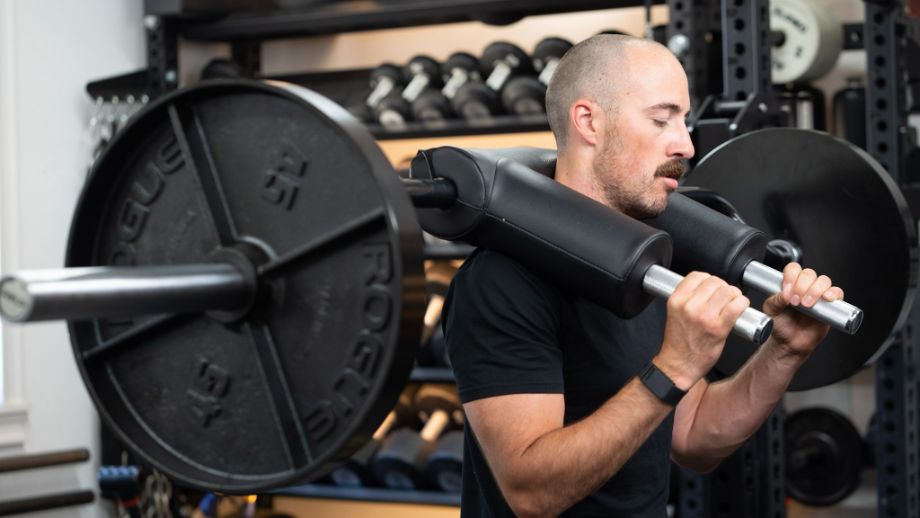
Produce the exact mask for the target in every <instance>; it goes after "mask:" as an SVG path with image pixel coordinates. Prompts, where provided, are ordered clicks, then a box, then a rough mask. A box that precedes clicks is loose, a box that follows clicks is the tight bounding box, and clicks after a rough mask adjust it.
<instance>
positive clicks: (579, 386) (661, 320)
mask: <svg viewBox="0 0 920 518" xmlns="http://www.w3.org/2000/svg"><path fill="white" fill-rule="evenodd" d="M689 109H690V101H689V94H688V87H687V78H686V76H685V74H684V71H683V69H682V68H681V66H680V64H679V63H678V61H677V60H676V59H675V58H674V57H673V56H672V55H671V54H670V52H669V51H668V50H667V49H665V48H664V47H662V46H661V45H658V44H657V43H654V42H650V41H647V40H640V39H637V38H630V37H624V36H613V35H603V36H595V37H593V38H590V39H588V40H586V41H584V42H582V43H580V44H579V45H577V46H575V47H574V48H572V49H571V50H569V52H568V53H567V54H566V55H565V57H564V58H563V59H562V60H561V61H560V63H559V65H558V68H557V69H556V72H555V74H554V76H553V79H552V81H551V82H550V85H549V89H548V91H547V114H548V118H549V121H550V126H551V127H552V130H553V132H554V134H555V137H556V142H557V146H558V161H557V164H556V172H555V178H556V180H558V181H559V182H561V183H563V184H564V185H567V186H568V187H570V188H572V189H575V190H577V191H579V192H581V193H583V194H585V195H587V196H589V197H591V198H593V199H595V200H596V201H599V202H600V203H603V204H606V205H608V206H610V207H612V208H614V209H616V210H620V211H622V212H624V213H626V214H628V215H630V216H633V217H636V218H644V217H649V216H653V215H655V214H658V213H660V212H661V211H662V210H663V209H664V208H665V206H666V204H667V196H668V194H669V193H670V192H672V191H673V190H674V189H675V188H676V186H677V178H679V177H680V175H681V174H682V173H683V172H684V170H685V166H684V165H683V164H684V162H685V161H686V160H687V159H689V158H690V157H692V156H693V152H694V150H693V145H692V143H691V141H690V136H689V134H688V131H687V127H686V124H685V118H686V117H687V114H688V112H689ZM573 231H577V229H573ZM783 283H784V287H783V291H782V293H780V294H778V295H776V296H773V297H771V298H769V299H768V300H767V301H766V303H765V304H764V312H766V313H767V314H769V315H771V316H772V317H773V318H774V330H773V335H772V337H771V339H770V340H769V341H768V342H767V343H766V344H764V345H763V346H762V347H760V349H759V350H758V351H757V352H756V353H755V354H754V355H753V356H752V358H751V359H750V360H749V361H748V363H747V364H746V365H745V366H744V367H742V368H741V369H740V370H739V371H738V372H737V373H736V374H735V375H734V376H732V377H731V378H728V379H726V380H723V381H720V382H717V383H712V384H710V383H708V382H707V381H706V380H705V379H704V375H705V374H706V373H707V372H708V371H709V370H710V368H711V367H712V366H713V365H714V364H715V362H716V360H717V359H718V358H719V356H720V354H721V352H722V348H723V347H724V344H725V340H726V338H727V336H728V334H729V332H730V331H731V327H732V323H733V322H734V321H735V320H736V319H737V318H738V316H739V315H740V314H741V312H742V311H743V310H744V309H745V308H746V307H747V306H748V305H749V303H750V302H749V301H748V300H747V299H746V298H745V297H744V296H743V295H742V294H741V292H740V290H738V289H737V288H735V287H732V286H729V285H727V284H726V283H725V282H724V281H722V280H721V279H719V278H716V277H712V276H709V275H707V274H704V273H699V272H694V273H691V274H690V275H688V276H687V277H686V279H685V280H684V281H683V282H682V283H681V284H680V285H679V286H678V288H677V290H676V291H675V292H674V294H673V295H672V296H671V297H670V298H669V299H668V301H667V303H666V307H665V303H664V302H661V301H659V302H656V303H653V304H651V305H650V306H649V307H648V308H647V309H646V310H645V311H643V312H642V313H641V314H640V315H639V316H637V317H636V318H634V319H632V320H628V321H625V320H622V319H619V318H617V317H616V316H614V315H613V314H612V313H610V312H608V311H606V310H604V309H602V308H600V307H598V306H597V305H595V304H593V303H590V302H588V301H586V300H584V299H580V298H578V297H576V296H574V295H572V294H570V293H567V292H566V291H565V289H564V287H560V286H556V285H553V284H550V283H548V282H547V281H545V280H543V279H541V278H539V277H538V276H536V275H534V274H533V273H532V272H530V271H529V270H527V268H525V267H524V266H523V265H521V264H519V263H517V262H515V261H513V260H511V259H510V258H508V257H506V256H503V255H501V254H499V253H496V252H494V251H490V250H477V251H476V252H475V253H474V254H473V255H472V256H471V257H470V258H469V259H468V260H467V261H466V263H465V264H464V266H463V268H461V270H460V271H459V272H458V273H457V274H456V276H455V277H454V281H453V283H452V286H451V290H450V293H449V294H448V300H447V304H446V306H445V310H444V313H445V324H444V326H445V333H446V338H447V345H448V349H449V354H450V358H451V362H452V365H453V369H454V374H455V376H456V379H457V385H458V388H459V392H460V397H461V399H462V401H463V403H464V405H463V407H464V410H465V412H466V416H467V433H466V439H467V440H466V446H465V448H466V451H465V456H464V475H463V476H464V480H463V482H464V487H463V494H462V513H461V514H462V515H463V516H510V515H512V514H515V515H519V516H556V515H560V514H565V515H571V516H654V517H663V516H665V503H666V500H667V490H668V483H667V481H668V473H669V469H670V462H669V457H670V458H672V459H673V460H675V461H676V462H677V463H679V464H681V465H683V466H685V467H688V468H691V469H694V470H697V471H701V472H706V471H710V470H712V469H713V468H715V467H716V466H717V465H718V464H719V462H721V461H722V459H724V458H725V457H726V456H728V455H729V454H730V453H731V452H732V451H734V450H735V449H736V448H738V446H740V445H741V444H742V443H743V442H744V441H745V440H746V439H747V438H748V437H750V436H751V435H752V434H753V433H754V432H755V431H756V430H757V429H758V427H759V426H760V424H761V423H762V422H763V421H764V420H765V419H766V418H767V416H768V415H769V414H770V412H771V410H772V409H773V407H774V406H775V405H776V404H777V402H778V401H779V400H780V398H781V397H782V395H783V392H784V391H785V389H786V387H787V386H788V384H789V382H790V380H791V379H792V376H793V374H794V373H795V372H796V370H797V369H798V368H799V367H801V366H802V364H803V363H804V362H805V360H806V359H807V358H808V357H809V355H810V354H811V352H812V351H813V350H814V348H815V347H816V345H817V344H818V342H819V341H820V340H821V339H823V337H824V336H825V335H826V333H827V331H828V327H827V326H826V325H824V324H822V323H820V322H817V321H814V320H811V319H809V318H807V317H804V316H802V315H801V314H799V313H796V312H793V311H792V310H791V309H789V308H788V306H790V305H792V306H794V305H798V304H803V305H805V306H811V305H813V304H814V303H815V301H816V300H818V299H819V298H821V297H823V298H825V299H827V300H834V299H838V298H842V297H843V293H842V291H841V290H840V289H839V288H836V287H832V284H831V281H830V279H828V278H827V277H826V276H820V277H819V276H817V275H816V274H815V272H813V271H811V270H802V269H801V267H799V266H798V265H796V264H791V265H789V266H788V267H787V268H786V269H785V272H784V281H783ZM647 368H652V369H653V370H658V371H660V373H661V374H662V375H663V376H665V377H666V378H667V379H668V380H669V382H670V383H673V385H674V386H675V387H676V388H677V389H679V390H681V391H686V394H685V395H684V396H683V397H682V398H681V399H680V400H679V403H677V404H676V407H675V406H674V405H672V404H669V403H667V402H665V400H668V399H669V398H664V397H660V394H659V395H656V394H655V393H654V392H653V391H652V390H651V389H650V388H648V386H647V385H646V384H644V383H643V381H642V380H640V379H639V378H638V377H637V376H638V375H639V374H640V373H642V372H643V371H644V370H645V369H647ZM672 411H673V412H672Z"/></svg>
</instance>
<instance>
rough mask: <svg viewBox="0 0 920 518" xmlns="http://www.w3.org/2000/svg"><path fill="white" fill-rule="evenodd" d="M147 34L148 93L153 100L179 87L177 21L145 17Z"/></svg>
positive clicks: (151, 16) (166, 18)
mask: <svg viewBox="0 0 920 518" xmlns="http://www.w3.org/2000/svg"><path fill="white" fill-rule="evenodd" d="M144 29H145V30H146V33H147V93H148V95H149V96H150V98H151V99H153V98H156V97H158V96H160V95H161V94H164V93H166V92H169V91H172V90H175V89H176V88H178V86H179V38H178V34H177V31H176V21H175V20H173V19H172V18H169V17H165V16H154V15H147V16H145V17H144Z"/></svg>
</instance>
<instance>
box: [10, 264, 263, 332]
mask: <svg viewBox="0 0 920 518" xmlns="http://www.w3.org/2000/svg"><path fill="white" fill-rule="evenodd" d="M253 289H254V287H253V286H251V285H250V284H249V283H248V282H247V281H246V278H245V276H244V275H243V273H242V272H240V271H239V270H238V269H237V268H236V267H235V266H233V265H231V264H227V263H213V264H192V265H170V266H144V267H108V266H101V267H84V268H65V269H59V270H33V271H26V272H19V273H16V274H13V275H10V276H7V277H3V278H2V279H0V316H2V317H3V318H4V319H6V320H9V321H12V322H33V321H39V320H84V319H94V318H109V317H118V316H136V315H146V314H160V313H196V312H201V311H209V310H234V309H239V308H243V307H246V305H247V304H248V302H249V300H250V298H251V296H252V294H253Z"/></svg>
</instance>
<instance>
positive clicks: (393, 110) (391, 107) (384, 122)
mask: <svg viewBox="0 0 920 518" xmlns="http://www.w3.org/2000/svg"><path fill="white" fill-rule="evenodd" d="M373 110H374V118H375V119H376V120H377V122H379V123H380V125H381V126H383V127H384V128H387V129H396V130H398V129H403V128H405V126H406V122H409V121H411V120H412V106H411V105H410V104H409V102H408V101H406V100H405V99H404V98H403V96H402V92H401V91H400V90H399V89H398V88H397V89H396V90H395V91H394V92H392V93H390V94H389V95H387V96H386V97H384V98H383V99H381V100H380V102H379V103H377V105H376V106H375V107H374V109H373Z"/></svg>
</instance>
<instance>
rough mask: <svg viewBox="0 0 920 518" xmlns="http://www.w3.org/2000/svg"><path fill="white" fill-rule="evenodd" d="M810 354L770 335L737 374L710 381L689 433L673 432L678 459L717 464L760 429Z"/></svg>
mask: <svg viewBox="0 0 920 518" xmlns="http://www.w3.org/2000/svg"><path fill="white" fill-rule="evenodd" d="M807 359H808V358H807V357H803V356H801V355H797V354H794V353H791V352H789V351H788V350H787V349H785V348H783V347H782V346H780V345H778V344H777V343H775V342H773V341H772V340H771V341H768V342H767V343H765V344H764V345H763V346H761V347H760V349H759V350H758V351H757V352H756V353H755V354H754V355H752V356H751V358H750V359H749V360H748V362H747V363H746V364H745V365H744V366H743V367H742V368H741V369H739V370H738V372H736V373H735V374H734V375H733V376H731V377H730V378H727V379H725V380H721V381H719V382H716V383H712V384H710V385H709V386H708V387H707V388H706V390H705V392H704V393H703V394H702V396H701V397H700V401H699V405H698V406H697V408H696V412H695V413H694V415H693V416H692V423H691V425H690V426H689V427H688V428H687V433H686V436H685V437H675V440H674V445H673V446H674V448H673V452H674V457H675V460H676V461H677V462H678V463H679V464H681V465H683V466H685V467H688V468H691V469H695V470H697V471H702V472H706V471H711V470H712V469H714V468H715V467H716V466H718V464H719V463H720V462H721V461H722V459H724V458H725V457H727V456H728V455H730V454H731V453H732V452H733V451H735V450H736V449H737V448H738V447H739V446H741V445H742V444H743V443H744V442H745V441H746V440H747V439H748V438H750V437H751V436H752V435H753V434H754V432H756V431H757V429H758V428H760V426H761V424H763V422H764V421H765V420H766V419H767V417H769V415H770V413H771V412H772V411H773V408H774V407H775V406H776V404H777V403H778V402H779V401H780V399H782V397H783V394H784V393H785V392H786V388H787V387H788V386H789V383H790V382H791V381H792V377H793V376H794V375H795V373H796V371H798V369H799V368H800V367H801V366H802V364H803V363H804V362H805V361H806V360H807ZM678 426H679V424H675V427H678Z"/></svg>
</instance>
